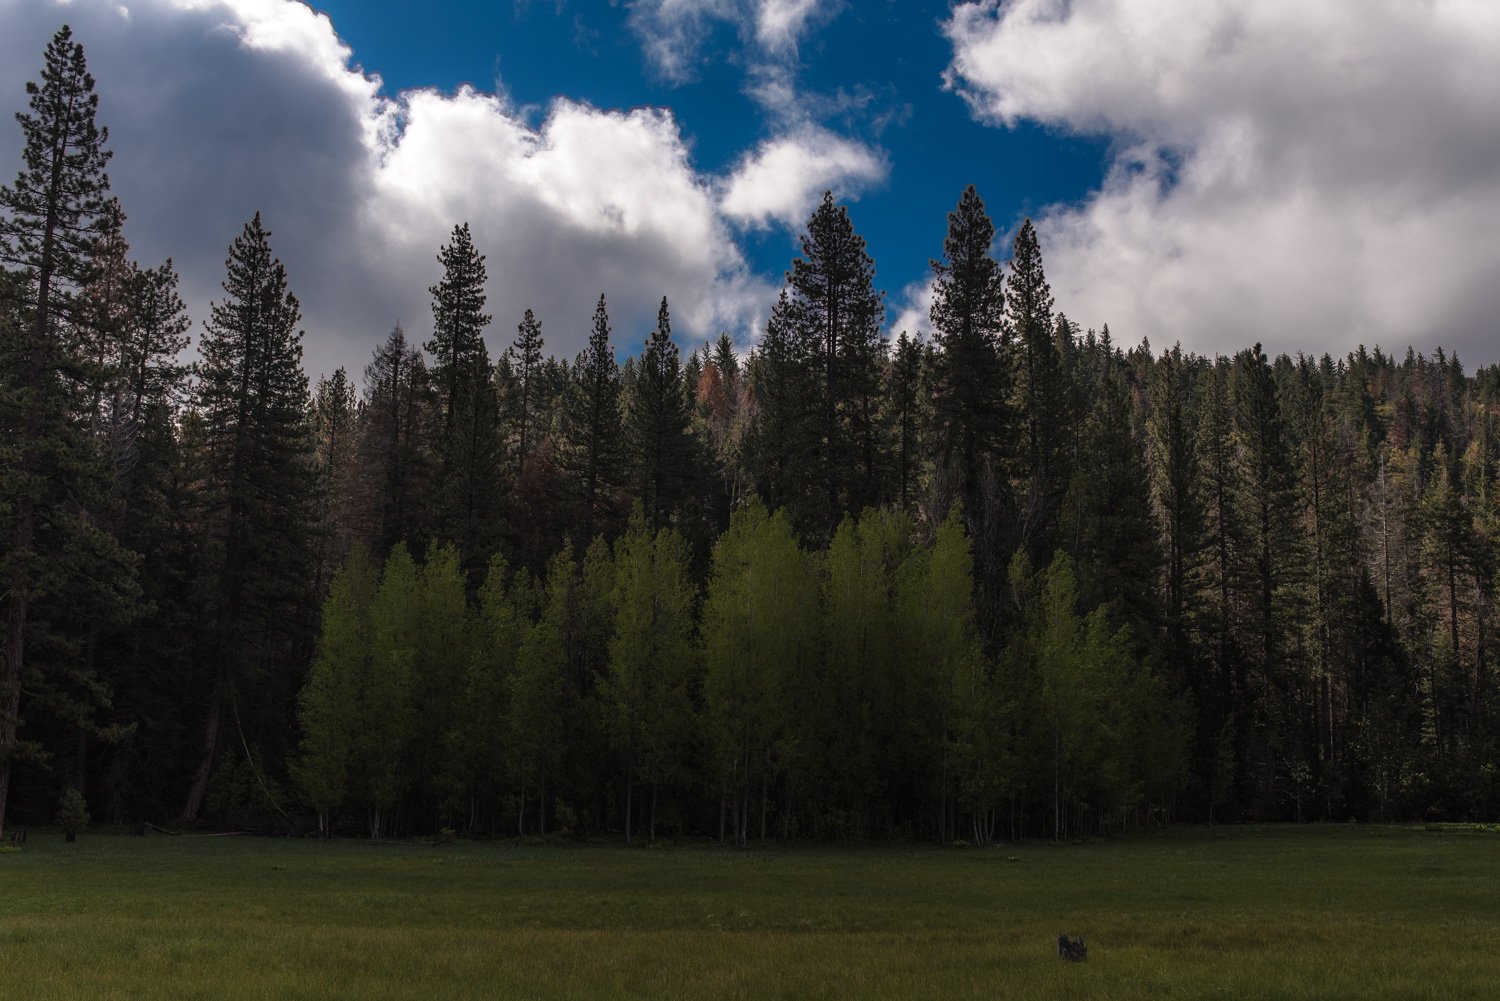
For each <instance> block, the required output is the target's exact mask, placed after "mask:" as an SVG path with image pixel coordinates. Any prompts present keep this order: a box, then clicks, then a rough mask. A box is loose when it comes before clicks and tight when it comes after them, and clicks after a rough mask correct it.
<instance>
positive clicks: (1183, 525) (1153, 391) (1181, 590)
mask: <svg viewBox="0 0 1500 1001" xmlns="http://www.w3.org/2000/svg"><path fill="white" fill-rule="evenodd" d="M1152 373H1153V374H1152V379H1151V385H1150V387H1149V389H1148V394H1149V398H1150V403H1151V410H1150V413H1149V414H1148V416H1147V418H1146V451H1147V458H1148V465H1149V468H1150V471H1151V493H1152V499H1153V502H1154V504H1155V506H1156V510H1157V511H1158V512H1159V518H1160V522H1161V540H1162V552H1163V555H1164V557H1165V561H1164V568H1163V569H1164V580H1163V583H1164V587H1163V592H1164V596H1165V598H1166V603H1165V604H1166V625H1167V634H1168V637H1169V643H1170V646H1171V649H1172V650H1173V651H1174V652H1175V654H1176V656H1177V657H1178V658H1183V659H1185V658H1186V655H1187V639H1186V636H1187V609H1188V606H1189V605H1190V604H1191V603H1192V596H1190V594H1189V590H1188V589H1189V576H1188V573H1189V570H1190V568H1191V567H1192V566H1193V564H1194V562H1195V560H1196V558H1197V554H1198V550H1199V547H1200V546H1201V538H1202V523H1203V515H1202V508H1201V504H1202V501H1201V498H1200V497H1199V493H1198V453H1197V449H1196V448H1195V442H1194V436H1193V429H1192V413H1191V410H1190V409H1189V407H1190V403H1191V399H1190V396H1189V389H1188V371H1187V367H1186V363H1185V362H1184V360H1183V357H1182V348H1181V346H1175V345H1174V346H1173V348H1172V350H1171V351H1168V352H1165V353H1164V354H1163V355H1162V356H1161V359H1160V360H1159V361H1158V362H1157V364H1156V367H1155V368H1154V369H1153V370H1152ZM1201 696H1202V693H1201V692H1199V697H1200V699H1201Z"/></svg>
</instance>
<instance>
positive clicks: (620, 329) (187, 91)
mask: <svg viewBox="0 0 1500 1001" xmlns="http://www.w3.org/2000/svg"><path fill="white" fill-rule="evenodd" d="M64 21H67V22H69V23H71V24H72V26H73V30H74V36H75V37H76V38H77V39H78V40H79V41H81V42H82V43H83V44H84V47H85V51H86V53H87V55H88V59H89V67H90V71H91V72H92V73H93V75H94V77H95V78H96V80H97V81H98V91H99V94H100V115H99V117H100V120H101V122H102V123H104V124H106V125H107V126H109V128H110V130H111V143H110V145H111V147H112V148H113V149H114V151H115V158H114V160H113V162H112V164H111V171H110V172H111V177H112V180H113V186H114V190H115V192H116V194H118V195H119V197H120V199H121V201H122V203H123V204H124V207H125V210H126V212H127V213H128V214H129V216H130V219H129V221H128V222H127V229H126V234H127V237H128V238H129V239H130V241H131V244H132V248H133V252H134V254H135V255H136V257H137V258H138V259H140V260H141V261H142V262H143V263H146V264H151V263H155V262H157V261H160V260H161V259H163V258H165V257H168V256H171V257H173V258H174V259H175V261H176V264H177V267H178V270H179V271H180V273H181V274H182V277H183V292H184V298H185V299H186V300H187V302H188V304H189V308H190V310H191V313H192V316H193V318H194V320H195V321H199V322H200V323H201V321H202V320H203V319H204V318H206V316H207V313H208V309H207V306H208V303H209V302H210V301H211V300H214V299H218V298H220V297H221V296H222V293H221V291H220V289H219V287H218V283H219V282H220V281H221V280H222V278H223V274H224V257H225V253H226V250H227V248H228V246H229V243H230V241H231V240H232V239H233V238H234V237H235V236H236V235H237V234H238V233H239V231H240V229H241V227H242V226H243V225H244V223H245V222H246V221H247V220H248V219H249V218H250V216H251V215H252V214H253V213H254V212H256V211H258V210H259V211H261V212H262V213H263V218H264V219H265V222H266V225H267V226H268V227H269V228H270V229H271V231H272V247H273V249H274V250H275V251H276V253H277V254H278V255H279V256H280V257H281V258H282V259H283V261H285V263H286V265H287V269H288V273H289V277H290V282H291V287H292V291H293V292H294V293H296V294H297V295H298V297H299V298H300V299H301V301H302V305H303V314H304V327H305V328H306V330H307V337H306V340H305V343H304V349H305V358H306V365H307V368H308V371H309V372H310V373H311V374H312V375H314V376H316V375H317V374H319V373H326V372H330V371H331V370H332V369H333V368H334V367H336V366H338V365H344V366H346V367H348V368H349V369H350V370H351V374H352V375H353V376H354V377H355V378H356V379H358V378H359V373H360V371H361V370H362V368H363V366H364V364H365V363H366V362H367V361H368V359H369V355H370V351H371V350H372V349H373V347H374V346H375V345H376V344H377V343H378V341H379V340H380V339H381V338H382V337H383V336H384V334H385V332H386V331H388V330H389V329H390V328H391V326H392V325H393V324H395V323H396V322H397V321H400V322H401V323H402V324H404V325H405V326H406V328H407V330H408V331H409V332H410V333H412V334H413V335H414V336H416V337H418V338H425V337H426V336H427V335H428V332H429V331H430V329H431V310H430V306H429V297H428V293H427V289H428V287H429V286H430V285H432V284H434V283H435V282H436V281H437V279H438V278H439V277H440V267H439V265H438V263H437V261H436V254H437V250H438V248H439V247H440V246H441V245H442V244H443V243H445V242H446V241H447V239H448V237H449V233H450V231H451V229H452V227H453V226H454V224H456V223H459V222H463V221H467V222H469V223H470V226H471V229H472V230H473V233H474V238H475V242H476V243H477V244H478V246H479V248H480V250H481V252H483V253H485V254H486V255H487V258H488V261H487V263H488V270H489V276H490V281H489V289H488V291H489V305H488V308H489V310H490V312H492V313H493V314H494V317H495V320H494V323H493V324H492V325H491V327H490V329H489V335H488V336H489V340H490V346H491V349H492V351H498V350H500V349H502V348H503V347H504V346H505V345H507V344H509V343H510V341H511V340H512V338H513V337H514V332H515V325H516V324H517V323H518V322H519V320H520V318H521V314H522V312H523V311H524V310H525V309H527V308H531V309H534V310H536V313H537V315H538V316H539V317H540V319H541V320H542V322H543V330H544V335H545V337H546V339H547V343H548V347H549V349H550V350H553V351H556V352H557V353H559V354H562V355H570V354H571V353H572V352H573V351H575V350H577V349H578V348H580V347H581V346H582V344H583V342H584V341H585V339H586V337H587V331H588V324H589V321H590V319H591V316H592V311H593V306H594V303H595V302H596V301H597V299H598V295H599V293H600V292H601V291H602V292H604V293H606V295H607V296H608V298H609V302H610V308H611V317H612V320H613V322H614V327H615V338H616V344H617V347H618V348H619V349H620V350H621V351H622V353H626V352H628V353H634V352H636V351H638V350H639V348H640V344H641V342H642V341H643V340H644V337H645V335H646V333H647V332H648V330H649V328H650V326H651V325H652V324H653V322H654V318H655V314H656V306H657V304H658V303H659V302H660V299H661V297H662V296H663V295H666V296H667V297H668V298H669V299H670V301H671V303H672V308H673V319H674V329H675V330H676V331H677V332H678V333H679V335H680V336H682V337H683V339H684V340H687V341H689V342H690V341H692V340H695V339H698V338H703V337H708V336H712V335H714V334H716V333H717V332H718V331H719V330H720V329H729V330H731V331H734V332H735V333H736V334H737V335H740V336H743V335H745V334H746V333H747V332H748V331H750V330H753V329H754V328H755V327H757V326H758V324H759V318H760V317H761V316H762V315H763V314H764V312H765V311H766V310H767V309H768V308H769V303H770V301H771V298H772V296H773V293H772V291H771V289H770V288H769V287H768V286H767V285H766V284H765V283H764V281H763V280H761V279H759V278H758V277H756V276H755V275H754V274H752V273H751V272H750V271H749V269H748V268H747V265H746V262H745V260H744V257H743V255H742V254H741V252H740V250H739V248H738V246H737V245H736V242H735V235H734V231H733V226H732V224H731V223H730V221H729V220H728V219H727V218H726V216H725V215H724V213H723V212H722V211H721V208H720V205H719V198H720V188H721V186H722V182H721V180H720V179H718V178H714V177H711V176H707V175H704V174H701V173H700V172H698V171H697V170H696V169H695V168H694V166H693V164H692V162H691V159H690V155H689V151H688V147H687V144H686V142H685V141H684V138H683V136H682V134H681V132H680V130H679V128H678V126H677V123H676V122H675V121H674V120H673V118H672V115H671V114H670V112H667V111H664V110H657V109H637V110H633V111H611V110H601V109H597V108H593V107H590V106H588V105H584V104H579V103H576V102H572V101H569V100H566V99H559V100H557V101H555V102H553V104H552V105H551V107H550V108H549V109H547V111H546V113H545V116H544V117H543V119H542V120H541V121H540V123H539V124H532V123H530V122H529V121H528V119H527V118H526V117H524V116H523V115H522V114H521V113H520V111H519V110H518V109H516V108H513V107H511V106H510V105H509V104H508V103H507V102H506V100H505V99H504V98H502V97H496V96H493V95H487V94H481V93H478V92H475V91H472V90H462V91H460V92H458V93H455V94H450V95H445V94H439V93H436V92H432V91H416V92H411V93H406V94H402V95H400V96H398V97H394V98H391V97H386V96H382V95H381V93H380V81H379V79H378V78H376V77H371V76H368V75H366V74H364V73H362V72H361V71H359V70H358V69H357V68H355V67H354V66H353V64H352V58H353V57H352V53H351V52H350V51H349V49H348V48H347V47H346V46H345V45H344V44H343V43H342V42H341V41H340V40H339V38H338V36H337V35H336V33H335V31H334V28H333V26H332V25H331V24H330V23H329V21H328V19H327V18H326V17H325V16H323V15H319V14H316V13H314V12H313V11H312V10H311V9H310V8H308V7H306V6H304V5H302V4H300V3H296V2H290V0H134V2H131V3H130V4H129V8H128V11H127V10H126V9H125V8H123V7H120V6H118V5H116V4H113V3H104V2H97V3H95V2H85V0H76V2H71V3H67V4H60V3H56V2H40V0H39V2H27V3H22V4H20V5H18V6H14V7H10V8H8V9H6V10H4V11H0V94H9V95H11V97H10V99H9V101H10V106H13V107H16V108H19V107H21V106H22V104H23V103H24V92H23V87H24V83H25V81H26V80H29V79H34V78H36V77H37V76H38V74H39V72H40V68H41V52H42V49H43V47H44V46H45V44H46V42H47V40H48V39H49V38H50V37H51V35H52V33H53V32H54V31H55V30H56V29H57V27H58V25H59V24H61V23H63V22H64ZM20 144H21V136H20V131H19V129H17V128H14V127H12V128H9V129H0V164H11V165H15V166H17V167H18V166H19V163H20ZM7 180H9V178H7Z"/></svg>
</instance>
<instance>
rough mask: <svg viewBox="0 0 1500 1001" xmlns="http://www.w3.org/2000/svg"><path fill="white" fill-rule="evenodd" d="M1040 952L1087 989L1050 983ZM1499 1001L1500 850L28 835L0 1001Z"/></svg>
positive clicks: (1339, 839)
mask: <svg viewBox="0 0 1500 1001" xmlns="http://www.w3.org/2000/svg"><path fill="white" fill-rule="evenodd" d="M1059 931H1068V932H1072V933H1081V934H1083V935H1085V936H1086V937H1087V940H1088V944H1089V960H1088V962H1086V963H1081V964H1070V963H1064V962H1061V961H1059V960H1058V959H1057V958H1056V955H1055V943H1056V936H1057V933H1058V932H1059ZM417 997H421V998H426V997H431V998H486V999H488V998H568V999H577V998H594V997H599V998H653V999H654V998H756V999H766V998H945V999H946V998H987V999H1031V998H1037V999H1050V998H1070V999H1076V998H1097V999H1106V998H1107V999H1133V998H1143V999H1144V998H1151V999H1161V998H1195V999H1196V998H1360V999H1378V998H1389V999H1402V1001H1408V999H1415V998H1434V999H1436V998H1441V999H1444V1001H1452V999H1461V998H1495V997H1500V833H1496V832H1494V831H1486V830H1476V829H1461V828H1440V829H1428V828H1403V827H1291V826H1288V827H1269V828H1216V829H1212V830H1209V829H1194V830H1180V831H1173V832H1170V833H1167V834H1158V835H1141V836H1137V837H1132V838H1125V839H1119V840H1114V841H1108V842H1101V843H1090V844H1069V845H1062V846H1053V845H1049V844H1047V843H1042V842H1034V843H1023V844H1019V845H1002V846H999V847H995V848H987V849H939V848H935V847H925V846H895V847H893V846H880V847H871V846H804V845H792V846H786V847H781V846H772V847H765V848H750V849H747V850H743V851H733V850H723V849H720V848H718V847H717V846H708V845H697V846H685V845H679V846H674V847H656V848H653V847H645V846H636V847H629V848H627V847H625V846H623V845H602V844H589V845H582V844H517V843H513V842H511V843H506V842H498V843H481V842H453V843H448V844H442V845H429V846H397V845H379V846H377V845H371V844H368V843H362V842H358V841H334V842H318V841H312V840H307V841H288V840H273V839H261V838H169V837H162V836H155V837H150V838H138V837H128V836H123V835H118V836H114V835H103V834H90V835H85V836H83V837H82V838H81V839H80V840H79V841H78V843H76V844H72V845H68V844H65V843H64V841H63V839H62V837H61V835H53V834H48V833H41V832H36V831H33V832H32V834H31V839H30V843H29V844H28V845H27V846H26V848H25V849H24V850H22V851H19V852H4V853H0V998H4V999H5V1001H22V999H41V998H46V999H52V998H57V999H69V1001H72V999H80V998H213V999H224V998H276V999H285V998H359V999H365V1001H376V999H384V998H417Z"/></svg>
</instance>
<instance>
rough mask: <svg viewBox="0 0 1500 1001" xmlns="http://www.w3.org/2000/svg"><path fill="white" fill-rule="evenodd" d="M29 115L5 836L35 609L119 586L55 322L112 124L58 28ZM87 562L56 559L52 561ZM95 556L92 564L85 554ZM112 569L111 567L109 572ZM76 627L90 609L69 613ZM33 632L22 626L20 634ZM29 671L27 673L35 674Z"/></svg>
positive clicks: (72, 363)
mask: <svg viewBox="0 0 1500 1001" xmlns="http://www.w3.org/2000/svg"><path fill="white" fill-rule="evenodd" d="M26 93H27V94H28V96H29V98H30V100H29V105H30V111H29V113H27V112H23V113H20V114H18V115H17V116H16V120H17V121H18V122H19V123H20V125H21V132H22V136H23V149H22V156H23V161H24V166H23V168H22V170H21V172H20V173H19V174H18V175H17V177H16V180H15V182H14V183H13V184H11V185H10V186H8V187H3V188H0V264H3V265H5V266H7V267H8V268H12V269H15V270H14V271H13V272H12V273H11V274H10V275H8V276H7V279H8V280H7V281H6V282H5V287H4V288H3V289H0V291H4V292H5V293H6V300H7V301H6V302H5V303H4V304H3V313H4V314H8V315H0V327H3V328H5V329H3V330H0V334H3V335H4V340H3V343H0V352H3V359H0V361H3V364H0V394H3V401H0V402H3V407H0V411H3V413H4V415H5V416H4V422H5V426H4V427H3V431H4V432H5V439H6V449H5V456H4V461H3V465H0V494H3V495H4V496H5V497H6V499H7V501H6V505H5V507H6V510H5V512H4V514H3V516H0V530H3V531H4V533H5V536H6V541H7V545H6V547H5V548H6V551H5V554H4V558H3V562H0V577H3V579H4V581H5V606H6V613H5V629H4V633H5V650H4V662H3V666H0V834H3V832H4V825H5V816H6V810H7V801H8V795H9V789H10V776H11V770H12V766H13V763H14V762H15V760H16V758H17V756H18V754H19V752H20V751H21V748H22V745H21V742H20V740H19V735H18V730H19V726H20V722H21V695H22V688H23V686H26V687H31V688H33V689H34V688H35V681H36V678H37V677H40V673H39V672H40V671H41V670H43V669H44V665H42V664H37V663H30V662H28V659H27V658H28V651H32V652H33V654H34V653H35V651H36V650H37V649H39V648H40V646H41V645H40V644H38V643H37V640H38V637H37V636H36V635H34V634H35V632H36V629H37V626H38V620H37V615H38V611H39V609H40V608H42V607H44V606H46V605H47V604H48V603H50V602H51V601H52V599H53V598H54V597H60V595H59V594H58V592H59V591H60V590H61V588H62V587H63V586H64V585H65V584H66V583H67V582H68V581H69V580H72V581H74V582H75V583H76V582H81V581H87V580H89V579H90V578H92V579H95V580H101V581H102V582H103V583H104V584H105V585H106V587H107V588H108V589H109V590H112V591H118V590H120V589H121V588H122V587H123V588H127V589H128V587H129V577H130V571H129V566H128V562H126V561H124V560H123V559H122V557H123V554H114V553H110V552H109V551H108V550H109V548H110V543H109V541H108V539H107V537H106V536H105V535H104V533H103V532H101V531H100V530H99V529H98V527H96V526H95V525H94V524H93V518H92V516H91V514H90V513H89V511H88V510H87V508H86V507H84V506H81V505H80V504H79V503H78V500H77V497H78V495H79V493H80V492H86V493H91V492H92V490H93V488H92V487H90V488H89V489H88V490H87V491H80V489H79V488H80V487H82V486H84V483H85V481H87V480H91V479H94V478H95V477H96V476H97V467H96V465H95V463H94V462H93V454H92V449H91V446H90V444H89V443H88V442H86V441H83V440H81V439H80V437H79V435H78V432H77V429H76V428H75V426H74V424H73V418H74V416H75V413H76V412H77V411H79V410H81V409H82V408H81V407H80V406H78V403H79V402H80V401H79V400H78V399H77V398H76V396H75V393H76V391H77V387H78V383H79V382H80V381H82V379H83V377H84V376H85V373H86V362H87V359H86V358H85V357H84V355H83V353H82V351H81V350H80V345H79V344H78V343H77V341H76V339H75V337H74V335H73V331H71V330H70V329H69V328H68V326H67V325H66V324H67V322H68V321H70V320H81V319H82V316H81V315H80V314H81V313H82V312H83V311H82V310H81V309H80V307H79V302H78V296H79V294H80V290H81V289H83V287H84V286H86V285H87V284H88V282H89V280H90V277H91V271H92V266H93V263H94V257H95V249H96V245H97V241H98V239H99V237H100V236H101V235H102V234H103V231H104V229H105V228H106V226H107V225H108V221H109V220H108V215H107V212H106V208H107V206H106V201H105V197H106V193H107V192H108V189H109V179H108V177H107V176H106V174H105V165H106V164H107V163H108V161H109V157H110V153H109V151H108V150H107V149H105V143H106V142H107V141H108V138H109V133H108V130H107V129H103V128H100V127H98V126H97V125H96V124H95V120H94V119H95V114H96V112H97V110H98V104H99V98H98V95H96V94H95V93H94V79H93V77H91V76H90V75H89V73H88V68H87V64H86V62H85V60H84V55H83V46H82V45H79V44H78V43H76V42H74V41H73V36H72V32H71V30H70V29H69V28H68V27H67V26H66V25H64V26H63V27H62V28H61V29H60V30H59V31H58V32H57V34H56V35H54V36H53V38H52V40H51V41H50V42H49V43H48V45H47V48H46V51H45V53H44V55H43V68H42V78H41V83H40V84H38V83H35V82H28V83H27V84H26ZM75 556H76V557H77V558H78V559H80V560H82V561H83V562H84V563H85V564H87V563H91V562H92V563H96V564H97V565H94V566H89V567H87V572H86V573H84V572H82V571H85V567H84V566H74V567H71V568H70V567H67V566H65V565H62V563H61V562H60V560H59V558H60V557H66V558H67V559H69V560H72V559H73V558H74V557H75ZM94 556H98V557H102V558H100V559H98V560H93V559H91V557H94ZM111 564H114V566H113V567H112V568H111ZM73 614H74V615H75V616H76V617H75V618H74V621H75V622H83V621H88V620H89V619H90V618H91V613H90V612H87V611H83V610H82V609H78V608H75V609H73ZM29 633H30V634H32V635H28V634H29ZM33 676H36V677H33Z"/></svg>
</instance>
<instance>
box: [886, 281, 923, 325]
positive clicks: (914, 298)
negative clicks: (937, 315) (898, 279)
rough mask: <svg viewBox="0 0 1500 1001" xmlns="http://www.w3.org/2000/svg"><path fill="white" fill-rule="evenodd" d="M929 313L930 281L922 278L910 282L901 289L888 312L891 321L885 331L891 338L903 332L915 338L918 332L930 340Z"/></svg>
mask: <svg viewBox="0 0 1500 1001" xmlns="http://www.w3.org/2000/svg"><path fill="white" fill-rule="evenodd" d="M931 311H932V281H931V280H930V279H926V278H924V279H922V280H921V281H916V282H912V283H911V284H910V285H907V286H906V287H905V288H904V289H902V290H901V295H900V296H899V297H897V299H896V302H895V304H894V305H893V307H892V309H891V311H890V315H891V317H892V319H891V322H890V323H889V324H888V325H887V330H888V331H889V333H890V334H891V335H892V336H894V335H896V334H899V333H901V332H902V331H905V332H906V333H907V334H909V335H911V336H912V337H916V336H917V334H918V333H919V332H920V333H921V334H923V335H924V336H926V337H928V338H931V336H932V320H931V318H930V313H931Z"/></svg>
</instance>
